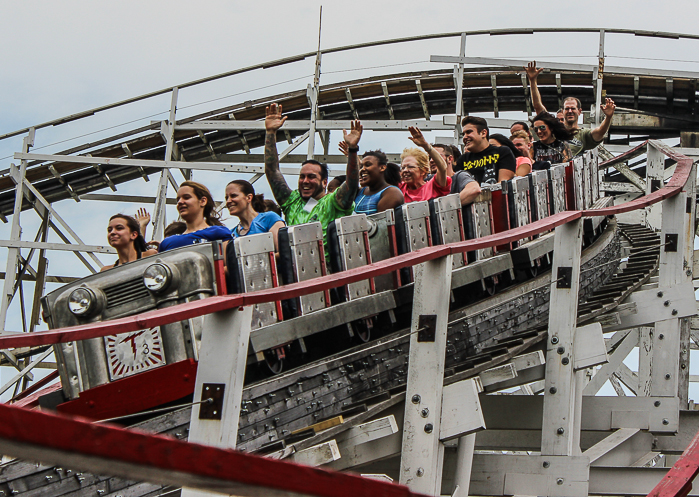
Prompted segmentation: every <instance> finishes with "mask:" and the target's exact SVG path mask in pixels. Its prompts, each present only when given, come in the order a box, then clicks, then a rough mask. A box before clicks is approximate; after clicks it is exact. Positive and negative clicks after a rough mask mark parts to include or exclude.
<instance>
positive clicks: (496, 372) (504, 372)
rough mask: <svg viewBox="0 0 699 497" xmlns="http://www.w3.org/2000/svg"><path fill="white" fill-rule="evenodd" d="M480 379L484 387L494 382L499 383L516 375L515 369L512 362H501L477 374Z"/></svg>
mask: <svg viewBox="0 0 699 497" xmlns="http://www.w3.org/2000/svg"><path fill="white" fill-rule="evenodd" d="M478 377H479V378H480V380H481V385H482V386H483V388H486V387H488V386H490V385H493V384H495V383H500V382H502V381H505V380H510V379H512V378H516V377H517V370H516V369H515V367H514V365H513V364H503V365H502V366H498V367H496V368H491V369H486V370H485V371H483V372H482V373H481V374H479V375H478Z"/></svg>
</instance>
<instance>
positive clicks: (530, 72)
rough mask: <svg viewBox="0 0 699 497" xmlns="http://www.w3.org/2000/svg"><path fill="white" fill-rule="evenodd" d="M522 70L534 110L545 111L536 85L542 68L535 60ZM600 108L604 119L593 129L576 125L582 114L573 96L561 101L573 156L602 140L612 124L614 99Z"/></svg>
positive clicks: (577, 100)
mask: <svg viewBox="0 0 699 497" xmlns="http://www.w3.org/2000/svg"><path fill="white" fill-rule="evenodd" d="M524 70H525V71H526V73H527V77H528V78H529V86H530V87H531V94H532V103H533V104H534V111H535V112H537V113H538V114H540V113H542V112H547V111H546V107H545V106H544V104H543V102H542V101H541V93H540V92H539V87H538V85H537V78H538V77H539V74H540V73H541V71H543V68H537V67H536V61H531V62H530V63H529V64H527V67H525V68H524ZM600 110H601V111H602V114H603V115H604V120H603V121H602V122H601V123H600V125H599V126H598V127H596V128H594V129H590V128H580V126H578V119H579V118H580V114H582V103H581V102H580V100H579V99H577V98H575V97H567V98H566V99H565V100H564V101H563V109H561V111H562V112H563V122H564V124H565V126H566V128H568V129H569V130H570V131H571V133H572V135H573V136H572V137H571V138H570V139H569V140H568V145H569V146H570V151H571V153H572V154H573V155H572V156H573V157H577V156H578V155H580V154H582V153H583V152H585V151H586V150H592V149H593V148H595V147H597V145H599V144H600V143H602V140H604V135H606V134H607V132H608V131H609V127H610V126H611V125H612V116H613V115H614V111H615V110H616V105H615V104H614V100H612V99H611V98H606V99H605V101H604V103H603V104H601V105H600Z"/></svg>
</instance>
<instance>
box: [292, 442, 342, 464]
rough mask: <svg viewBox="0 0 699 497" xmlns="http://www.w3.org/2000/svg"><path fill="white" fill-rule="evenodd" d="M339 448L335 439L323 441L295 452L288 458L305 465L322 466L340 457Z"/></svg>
mask: <svg viewBox="0 0 699 497" xmlns="http://www.w3.org/2000/svg"><path fill="white" fill-rule="evenodd" d="M340 457H341V455H340V449H339V448H338V447H337V442H336V441H335V440H330V441H329V442H324V443H321V444H318V445H314V446H313V447H309V448H307V449H303V450H300V451H298V452H295V453H294V454H293V455H292V456H291V457H290V460H291V461H293V462H295V463H298V464H305V465H306V466H323V465H325V464H330V463H331V462H333V461H337V460H338V459H340Z"/></svg>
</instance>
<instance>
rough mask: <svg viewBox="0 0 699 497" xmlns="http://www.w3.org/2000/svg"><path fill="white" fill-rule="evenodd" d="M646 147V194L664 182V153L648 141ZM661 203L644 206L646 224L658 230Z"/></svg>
mask: <svg viewBox="0 0 699 497" xmlns="http://www.w3.org/2000/svg"><path fill="white" fill-rule="evenodd" d="M647 147H648V148H647V150H648V151H647V153H646V181H645V183H646V187H645V188H644V191H645V193H646V195H648V194H649V193H652V192H654V191H656V190H659V189H660V188H662V187H663V186H664V184H665V183H664V178H665V154H663V153H662V152H661V151H660V150H658V149H657V148H655V147H653V146H652V145H651V144H650V143H648V145H647ZM663 204H664V202H659V203H656V204H653V205H651V206H648V207H646V212H647V215H646V219H647V224H648V226H650V227H651V228H653V229H655V230H660V228H661V218H662V209H663ZM661 243H662V241H661Z"/></svg>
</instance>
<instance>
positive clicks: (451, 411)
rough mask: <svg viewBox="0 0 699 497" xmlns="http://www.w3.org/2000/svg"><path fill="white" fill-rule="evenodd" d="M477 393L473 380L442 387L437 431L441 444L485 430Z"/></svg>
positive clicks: (476, 386) (477, 389)
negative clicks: (440, 416)
mask: <svg viewBox="0 0 699 497" xmlns="http://www.w3.org/2000/svg"><path fill="white" fill-rule="evenodd" d="M478 393H479V388H478V385H477V384H476V382H475V380H473V379H469V380H463V381H459V382H457V383H453V384H451V385H448V386H446V387H444V394H443V396H442V419H441V423H440V429H439V439H440V440H441V441H442V442H447V441H449V440H452V439H454V438H458V437H463V436H465V435H469V434H471V433H476V432H478V431H481V430H485V419H484V418H483V410H482V409H481V403H480V401H479V400H478Z"/></svg>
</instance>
